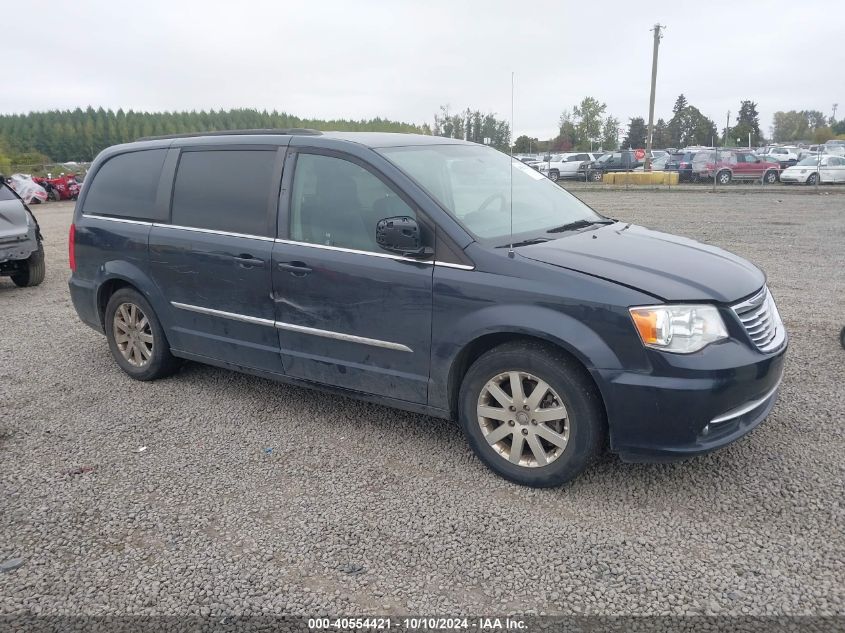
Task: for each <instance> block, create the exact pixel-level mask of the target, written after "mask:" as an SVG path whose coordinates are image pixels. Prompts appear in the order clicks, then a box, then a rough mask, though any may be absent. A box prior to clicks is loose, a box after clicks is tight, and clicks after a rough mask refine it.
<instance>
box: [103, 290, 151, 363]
mask: <svg viewBox="0 0 845 633" xmlns="http://www.w3.org/2000/svg"><path fill="white" fill-rule="evenodd" d="M113 332H114V341H115V343H116V344H117V349H118V351H119V352H120V354H121V355H122V356H123V358H124V359H126V362H128V363H129V364H130V365H132V366H133V367H145V366H146V365H148V364H149V362H150V359H151V358H152V356H153V345H154V344H155V341H154V338H153V332H152V328H151V327H150V320H149V319H148V318H147V316H146V315H145V314H144V313H143V311H142V310H141V308H139V307H138V306H137V305H135V304H134V303H121V304H120V305H119V306H118V307H117V310H115V312H114V320H113Z"/></svg>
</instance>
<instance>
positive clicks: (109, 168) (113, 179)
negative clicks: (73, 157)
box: [82, 149, 167, 220]
mask: <svg viewBox="0 0 845 633" xmlns="http://www.w3.org/2000/svg"><path fill="white" fill-rule="evenodd" d="M165 156H167V150H166V149H150V150H143V151H140V152H129V153H127V154H118V155H117V156H113V157H112V158H109V159H108V160H107V161H106V162H105V163H103V165H102V166H101V167H100V169H98V170H97V173H96V174H94V180H93V182H91V186H90V188H89V189H88V193H87V194H86V195H85V202H84V207H83V209H82V212H83V213H94V214H97V213H99V214H102V215H113V216H118V217H125V218H137V219H141V220H163V219H165V218H163V217H156V209H155V200H156V193H157V192H158V181H159V178H160V177H161V167H162V165H163V164H164V158H165Z"/></svg>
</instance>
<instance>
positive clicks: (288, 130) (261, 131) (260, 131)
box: [137, 127, 322, 141]
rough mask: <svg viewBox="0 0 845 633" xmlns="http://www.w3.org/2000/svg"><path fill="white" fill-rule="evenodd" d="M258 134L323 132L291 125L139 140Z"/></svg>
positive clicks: (308, 133)
mask: <svg viewBox="0 0 845 633" xmlns="http://www.w3.org/2000/svg"><path fill="white" fill-rule="evenodd" d="M256 134H279V135H293V134H298V135H301V136H319V135H320V134H322V132H320V131H319V130H311V129H309V128H304V127H290V128H283V129H282V128H275V129H274V128H270V129H255V130H220V131H217V132H186V133H185V134H164V135H163V136H144V137H142V138H139V139H137V140H138V141H161V140H165V139H171V138H195V137H198V136H254V135H256Z"/></svg>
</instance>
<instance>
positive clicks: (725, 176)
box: [716, 169, 731, 185]
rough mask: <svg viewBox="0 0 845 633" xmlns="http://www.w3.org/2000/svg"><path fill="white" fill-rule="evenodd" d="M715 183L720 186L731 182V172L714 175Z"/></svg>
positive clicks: (726, 171)
mask: <svg viewBox="0 0 845 633" xmlns="http://www.w3.org/2000/svg"><path fill="white" fill-rule="evenodd" d="M716 182H718V183H719V184H720V185H727V184H729V183H730V182H731V172H729V171H728V170H726V169H725V170H722V171H720V172H719V173H718V174H716Z"/></svg>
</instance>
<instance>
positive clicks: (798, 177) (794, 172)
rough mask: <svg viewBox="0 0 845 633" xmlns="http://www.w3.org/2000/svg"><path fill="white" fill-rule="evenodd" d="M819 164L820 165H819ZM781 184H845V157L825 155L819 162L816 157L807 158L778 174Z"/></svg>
mask: <svg viewBox="0 0 845 633" xmlns="http://www.w3.org/2000/svg"><path fill="white" fill-rule="evenodd" d="M820 163H821V164H820ZM780 181H781V182H783V183H788V184H791V183H805V184H808V185H815V184H816V183H817V182H818V183H835V182H842V183H845V157H842V156H831V155H830V154H825V155H823V156H822V157H821V161H819V157H818V156H809V157H808V158H805V159H804V160H802V161H800V162H799V163H798V164H797V165H793V166H792V167H787V168H786V169H784V170H783V171H782V172H780Z"/></svg>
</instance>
